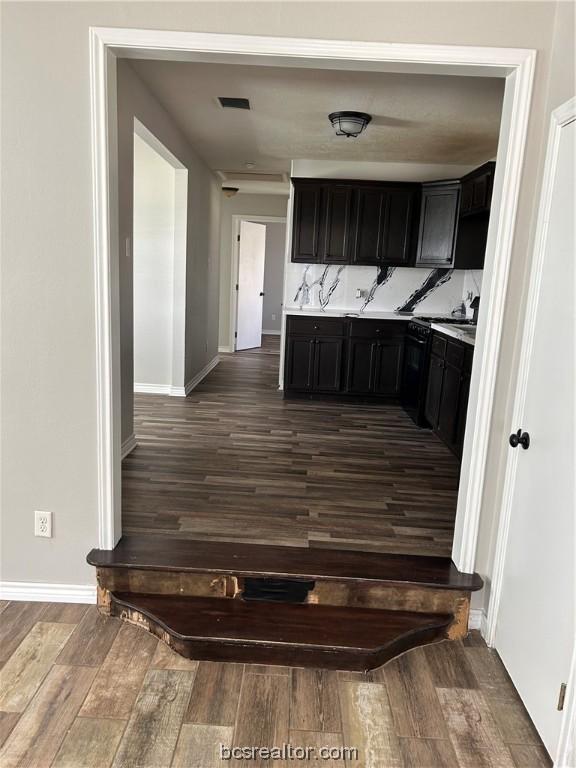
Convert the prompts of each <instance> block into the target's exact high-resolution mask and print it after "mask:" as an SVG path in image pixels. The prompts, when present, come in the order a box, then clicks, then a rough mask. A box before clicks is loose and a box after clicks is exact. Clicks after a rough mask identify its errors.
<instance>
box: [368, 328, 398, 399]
mask: <svg viewBox="0 0 576 768" xmlns="http://www.w3.org/2000/svg"><path fill="white" fill-rule="evenodd" d="M403 350H404V342H403V341H402V339H390V340H389V341H380V342H378V344H377V355H376V361H375V362H376V370H375V375H374V390H373V391H374V394H375V395H387V396H390V397H392V396H396V395H399V394H400V387H401V383H402V352H403Z"/></svg>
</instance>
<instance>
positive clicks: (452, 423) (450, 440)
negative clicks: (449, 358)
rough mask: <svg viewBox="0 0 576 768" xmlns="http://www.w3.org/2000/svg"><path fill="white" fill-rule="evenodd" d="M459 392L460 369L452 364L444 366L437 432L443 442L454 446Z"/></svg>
mask: <svg viewBox="0 0 576 768" xmlns="http://www.w3.org/2000/svg"><path fill="white" fill-rule="evenodd" d="M459 394H460V369H459V368H455V367H454V366H452V365H446V367H445V368H444V378H443V381H442V394H441V396H440V408H439V412H438V434H439V435H440V437H441V438H442V440H444V442H445V443H446V444H447V445H448V446H450V447H451V448H454V446H455V443H456V419H457V416H458V397H459Z"/></svg>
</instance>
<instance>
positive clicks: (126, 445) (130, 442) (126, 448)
mask: <svg viewBox="0 0 576 768" xmlns="http://www.w3.org/2000/svg"><path fill="white" fill-rule="evenodd" d="M134 448H136V438H135V437H134V433H132V434H131V435H130V437H127V438H126V440H124V442H123V443H122V448H121V449H120V450H121V453H120V455H121V457H122V458H123V459H125V458H126V456H128V454H129V453H132V451H133V450H134Z"/></svg>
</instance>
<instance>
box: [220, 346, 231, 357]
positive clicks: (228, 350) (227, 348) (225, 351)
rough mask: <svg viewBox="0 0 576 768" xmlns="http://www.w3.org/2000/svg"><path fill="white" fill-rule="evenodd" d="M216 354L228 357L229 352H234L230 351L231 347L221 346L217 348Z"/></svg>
mask: <svg viewBox="0 0 576 768" xmlns="http://www.w3.org/2000/svg"><path fill="white" fill-rule="evenodd" d="M218 352H221V353H222V354H226V355H229V354H230V353H231V352H234V350H233V349H232V347H228V346H222V347H218Z"/></svg>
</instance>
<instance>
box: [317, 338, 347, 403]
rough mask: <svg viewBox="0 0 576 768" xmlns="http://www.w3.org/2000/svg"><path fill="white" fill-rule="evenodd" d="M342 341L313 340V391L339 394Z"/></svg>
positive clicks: (329, 339) (328, 339) (340, 386)
mask: <svg viewBox="0 0 576 768" xmlns="http://www.w3.org/2000/svg"><path fill="white" fill-rule="evenodd" d="M343 351H344V339H331V338H327V337H319V338H316V339H314V383H313V389H314V390H317V391H320V392H339V391H340V389H341V388H342V353H343Z"/></svg>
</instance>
